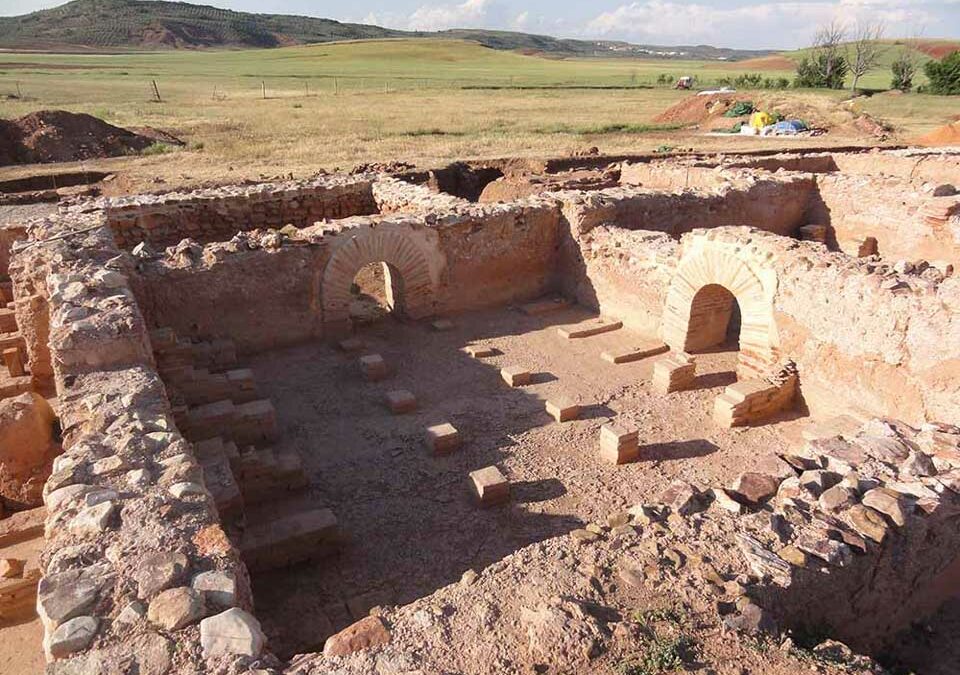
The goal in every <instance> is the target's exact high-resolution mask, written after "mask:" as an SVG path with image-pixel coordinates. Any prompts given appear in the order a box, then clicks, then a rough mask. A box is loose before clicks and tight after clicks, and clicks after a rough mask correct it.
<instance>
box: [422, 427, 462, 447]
mask: <svg viewBox="0 0 960 675" xmlns="http://www.w3.org/2000/svg"><path fill="white" fill-rule="evenodd" d="M424 441H425V442H426V445H427V449H428V450H430V451H431V452H433V453H434V454H437V455H446V454H448V453H450V452H453V451H454V450H456V449H457V448H459V447H460V432H459V431H457V429H456V427H454V426H453V425H452V424H450V423H449V422H444V423H443V424H436V425H434V426H431V427H427V429H426V432H425V434H424Z"/></svg>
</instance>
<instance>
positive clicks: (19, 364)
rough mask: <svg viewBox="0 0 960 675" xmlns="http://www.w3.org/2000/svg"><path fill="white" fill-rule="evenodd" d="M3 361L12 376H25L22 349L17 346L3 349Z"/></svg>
mask: <svg viewBox="0 0 960 675" xmlns="http://www.w3.org/2000/svg"><path fill="white" fill-rule="evenodd" d="M3 363H4V365H6V366H7V371H9V373H10V376H11V377H23V375H24V370H23V361H22V359H21V358H20V350H19V349H17V348H16V347H9V348H7V349H4V350H3Z"/></svg>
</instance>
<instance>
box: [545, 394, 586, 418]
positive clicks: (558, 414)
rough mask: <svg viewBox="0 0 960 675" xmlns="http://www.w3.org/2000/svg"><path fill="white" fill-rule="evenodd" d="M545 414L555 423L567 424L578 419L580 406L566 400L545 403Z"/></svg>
mask: <svg viewBox="0 0 960 675" xmlns="http://www.w3.org/2000/svg"><path fill="white" fill-rule="evenodd" d="M547 414H548V415H550V417H552V418H553V419H555V420H556V421H557V422H569V421H570V420H575V419H577V418H578V417H580V404H578V403H573V402H572V401H568V400H566V399H557V400H555V401H554V400H551V401H547Z"/></svg>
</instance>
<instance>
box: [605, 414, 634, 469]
mask: <svg viewBox="0 0 960 675" xmlns="http://www.w3.org/2000/svg"><path fill="white" fill-rule="evenodd" d="M600 458H601V459H603V460H604V461H606V462H610V463H611V464H629V463H630V462H635V461H637V460H638V459H640V432H639V430H638V429H636V428H635V427H633V426H630V425H627V424H619V423H618V424H614V423H610V424H604V425H603V426H602V427H601V428H600Z"/></svg>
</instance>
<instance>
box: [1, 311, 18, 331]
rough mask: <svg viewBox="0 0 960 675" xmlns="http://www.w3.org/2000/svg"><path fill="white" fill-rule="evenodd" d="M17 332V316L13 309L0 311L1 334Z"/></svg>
mask: <svg viewBox="0 0 960 675" xmlns="http://www.w3.org/2000/svg"><path fill="white" fill-rule="evenodd" d="M16 332H17V315H16V313H15V312H14V311H13V310H12V309H7V308H6V307H4V308H2V309H0V333H16Z"/></svg>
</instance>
